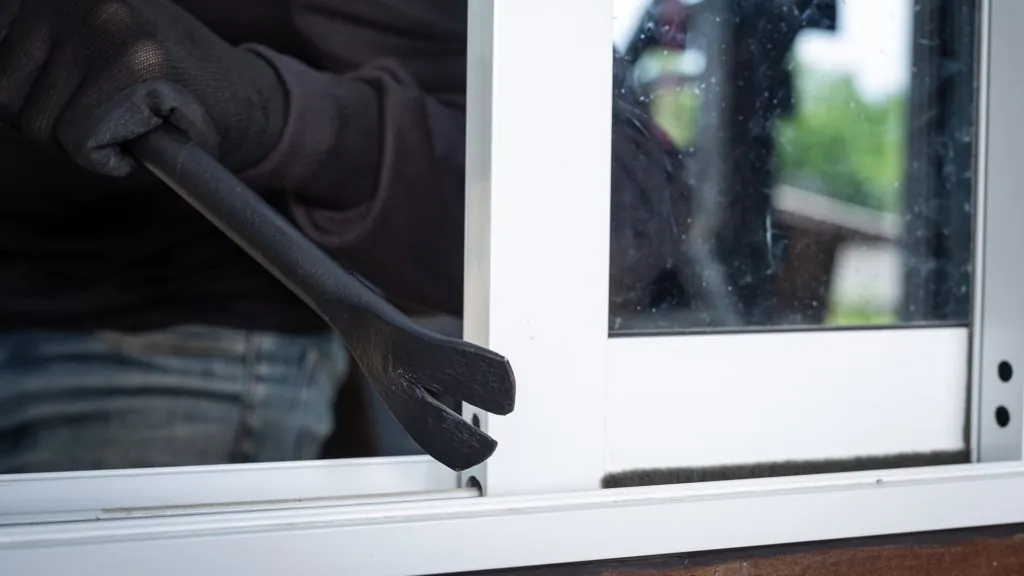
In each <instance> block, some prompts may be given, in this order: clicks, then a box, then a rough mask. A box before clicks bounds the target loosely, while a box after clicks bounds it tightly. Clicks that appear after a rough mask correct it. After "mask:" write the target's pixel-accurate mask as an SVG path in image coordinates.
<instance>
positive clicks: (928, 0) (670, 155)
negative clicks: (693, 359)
mask: <svg viewBox="0 0 1024 576" xmlns="http://www.w3.org/2000/svg"><path fill="white" fill-rule="evenodd" d="M614 5H615V26H614V30H615V38H614V44H615V55H614V59H615V60H614V64H615V73H614V82H615V84H614V90H615V93H614V112H613V119H612V122H613V161H612V221H611V226H612V244H611V254H610V256H611V261H610V264H611V278H610V290H611V295H610V329H611V331H612V332H635V331H641V332H645V331H651V330H655V331H663V330H669V331H678V330H694V329H697V330H704V329H727V328H733V329H735V328H748V329H749V328H768V327H807V326H822V325H826V326H849V325H892V324H910V323H922V322H926V323H937V322H943V323H964V322H966V321H967V319H968V317H969V312H970V293H971V286H970V256H971V235H970V233H971V223H972V163H973V152H974V107H975V80H974V35H975V12H976V5H975V3H974V2H954V1H953V0H858V1H857V2H835V1H829V0H778V1H773V2H765V1H749V0H615V3H614Z"/></svg>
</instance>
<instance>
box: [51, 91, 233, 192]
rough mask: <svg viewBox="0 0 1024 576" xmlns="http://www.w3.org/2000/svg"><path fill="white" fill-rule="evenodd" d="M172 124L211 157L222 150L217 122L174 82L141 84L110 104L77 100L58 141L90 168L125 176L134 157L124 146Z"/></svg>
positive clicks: (63, 119) (86, 97) (64, 119)
mask: <svg viewBox="0 0 1024 576" xmlns="http://www.w3.org/2000/svg"><path fill="white" fill-rule="evenodd" d="M164 122H170V123H171V124H172V125H174V126H176V127H177V128H178V129H180V130H182V131H183V132H185V134H187V135H188V136H189V137H190V138H191V139H192V140H193V141H194V142H195V143H196V144H198V145H199V146H201V147H202V148H204V149H205V150H207V151H210V152H211V153H214V154H215V153H216V150H217V143H218V141H217V133H216V131H215V129H214V128H213V122H212V121H211V120H210V118H209V117H208V116H207V115H206V112H205V111H204V110H203V107H202V105H200V104H199V102H197V101H196V100H195V98H193V97H192V95H191V94H189V93H188V92H187V91H185V90H184V89H182V88H180V87H178V86H176V85H174V84H171V83H168V82H147V83H143V84H136V85H134V86H132V87H131V88H128V89H127V90H124V91H122V92H120V93H118V95H117V96H115V97H114V98H112V99H109V100H108V101H106V102H97V101H96V99H95V98H91V97H89V95H83V97H79V98H75V99H74V100H73V101H72V103H71V104H70V105H69V107H68V108H67V110H66V111H65V113H64V115H63V116H62V117H61V118H60V121H59V122H58V124H57V138H58V139H59V140H60V142H61V144H62V145H63V146H64V148H65V149H66V150H67V151H68V153H69V154H71V156H72V157H73V158H74V159H75V160H76V161H77V162H79V163H80V164H82V165H83V166H85V167H86V168H88V169H90V170H93V171H95V172H99V173H101V174H106V175H108V176H125V175H127V174H128V173H130V172H131V171H132V170H133V169H134V168H135V161H134V159H133V158H132V157H131V156H130V155H128V154H127V153H126V152H124V151H123V150H122V149H121V145H123V144H125V143H127V142H129V141H131V140H134V139H135V138H138V137H139V136H142V135H143V134H146V133H148V132H150V131H152V130H154V129H156V128H157V127H159V126H160V125H161V124H163V123H164Z"/></svg>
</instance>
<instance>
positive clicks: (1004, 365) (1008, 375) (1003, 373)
mask: <svg viewBox="0 0 1024 576" xmlns="http://www.w3.org/2000/svg"><path fill="white" fill-rule="evenodd" d="M996 371H997V372H998V374H999V379H1000V380H1002V381H1003V382H1009V381H1010V380H1011V379H1012V378H1013V364H1010V363H1009V362H1007V361H1006V360H1003V361H1002V362H1000V363H999V367H998V368H997V370H996Z"/></svg>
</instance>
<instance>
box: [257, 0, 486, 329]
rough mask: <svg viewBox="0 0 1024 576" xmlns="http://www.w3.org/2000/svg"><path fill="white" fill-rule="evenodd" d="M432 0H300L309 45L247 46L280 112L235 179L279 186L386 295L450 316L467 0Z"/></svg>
mask: <svg viewBox="0 0 1024 576" xmlns="http://www.w3.org/2000/svg"><path fill="white" fill-rule="evenodd" d="M436 2H444V3H446V4H445V7H444V8H439V9H438V10H433V11H431V10H424V9H423V8H422V7H421V6H420V4H432V3H434V2H426V3H422V2H417V3H412V2H407V1H400V0H385V1H376V2H369V1H363V2H351V3H344V2H336V1H332V0H304V1H298V2H296V8H294V17H295V19H296V23H297V25H298V27H299V29H300V31H301V32H302V34H303V40H304V41H305V42H306V43H307V44H308V46H309V50H308V53H309V54H310V55H311V56H308V57H306V58H304V59H303V60H301V61H300V60H299V59H297V58H295V57H292V56H290V55H286V54H281V53H279V52H275V51H273V50H271V49H269V48H266V47H260V46H255V47H249V49H251V50H254V51H255V52H257V53H258V54H260V55H261V56H263V57H264V58H266V59H267V60H269V61H270V62H271V64H272V65H273V66H274V67H275V68H276V69H277V71H278V73H279V74H280V76H281V78H282V80H283V81H284V84H285V86H286V87H287V91H288V95H289V118H288V121H287V124H286V127H285V131H284V135H283V137H282V139H281V141H280V143H279V144H278V146H277V147H276V149H275V150H274V151H273V152H272V153H271V154H270V155H269V156H268V157H267V158H266V159H264V161H263V162H261V163H260V164H259V165H258V166H256V167H254V168H253V169H251V170H250V171H248V172H247V173H246V174H244V175H243V178H244V179H245V180H246V181H248V182H249V183H250V184H252V185H253V186H255V187H258V188H260V189H264V190H270V191H280V192H282V193H284V194H285V195H286V197H287V207H288V210H289V211H290V212H291V216H292V217H293V219H294V221H295V222H296V223H297V224H298V226H299V227H300V228H301V229H302V230H303V232H304V233H306V234H307V235H308V236H309V237H310V238H312V239H313V240H314V241H316V242H317V243H318V244H320V245H321V246H322V247H323V248H324V249H326V250H327V251H329V252H330V253H331V254H332V255H333V256H334V257H336V258H337V259H338V260H339V261H340V262H342V263H344V264H345V265H346V266H349V267H351V269H352V270H353V271H355V272H358V273H359V274H361V275H362V276H364V277H366V278H367V279H368V280H369V281H370V282H372V283H373V284H375V285H376V286H378V287H379V288H380V289H381V290H383V291H384V292H385V293H386V294H388V295H389V296H390V297H392V298H394V299H396V300H398V301H402V302H407V303H411V304H413V305H416V306H418V307H423V308H427V309H430V310H435V311H440V312H445V313H449V314H457V315H460V314H461V308H462V275H463V242H464V212H465V160H464V159H465V69H466V53H465V39H466V38H465V35H466V29H465V16H466V13H465V9H466V6H465V2H464V1H463V2H455V1H452V0H436ZM410 5H412V6H410ZM453 7H458V9H454V8H453Z"/></svg>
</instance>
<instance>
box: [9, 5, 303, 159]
mask: <svg viewBox="0 0 1024 576" xmlns="http://www.w3.org/2000/svg"><path fill="white" fill-rule="evenodd" d="M213 1H216V0H213ZM0 30H2V32H0V34H2V36H0V123H3V124H6V125H8V126H11V127H12V128H14V129H15V130H18V131H20V132H21V133H22V134H24V135H25V136H26V137H28V138H31V139H33V140H40V141H47V142H54V143H59V144H60V145H62V146H63V147H64V148H65V149H66V150H67V151H68V152H69V153H70V154H71V155H72V157H74V158H75V160H77V161H78V162H79V163H80V164H82V165H83V166H85V167H86V168H89V169H91V170H94V171H96V172H99V173H101V174H106V175H110V176H123V175H126V174H128V173H129V172H131V171H132V169H133V168H134V167H135V162H134V160H133V159H132V158H131V157H130V156H129V155H127V154H126V153H125V152H123V151H122V150H121V149H120V146H119V145H120V144H123V143H125V142H127V141H129V140H131V139H133V138H135V137H138V136H141V135H142V134H145V133H148V132H149V131H151V130H153V129H154V128H156V127H158V126H160V125H161V124H162V123H163V122H165V121H166V122H170V123H171V124H173V125H174V126H176V127H177V128H179V129H181V130H182V131H184V132H185V133H186V134H187V135H188V136H189V137H191V138H192V139H193V140H194V141H195V142H196V143H197V144H199V145H200V146H202V147H204V148H205V149H207V150H208V151H209V152H211V153H214V154H215V155H217V156H218V158H219V159H220V161H221V162H222V163H223V164H224V165H225V166H227V167H228V168H229V169H232V170H234V171H236V172H237V171H242V170H245V169H247V168H249V167H251V166H253V165H255V164H256V163H258V162H259V161H260V160H262V159H263V158H264V157H265V156H266V155H267V154H269V153H270V151H271V150H273V148H274V146H275V145H276V144H277V142H278V140H279V139H280V137H281V132H282V131H283V126H284V122H285V117H286V115H287V96H286V94H285V89H284V87H283V85H282V83H281V80H280V79H279V78H278V76H277V73H276V72H275V70H274V69H273V68H272V67H271V65H270V64H269V63H268V62H267V61H265V60H264V59H263V58H261V57H260V56H257V55H256V54H255V53H253V52H249V51H247V50H246V49H244V48H241V47H235V46H231V45H229V44H228V43H226V42H225V41H224V40H222V39H221V38H219V37H218V36H216V35H215V34H214V33H213V32H211V31H210V30H208V29H207V28H205V27H204V26H203V25H202V24H200V23H199V22H198V21H197V20H196V19H195V18H193V17H192V16H191V15H190V14H188V13H187V12H185V11H184V10H182V9H181V8H179V7H178V6H176V5H175V4H174V3H173V2H172V1H170V0H0Z"/></svg>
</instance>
